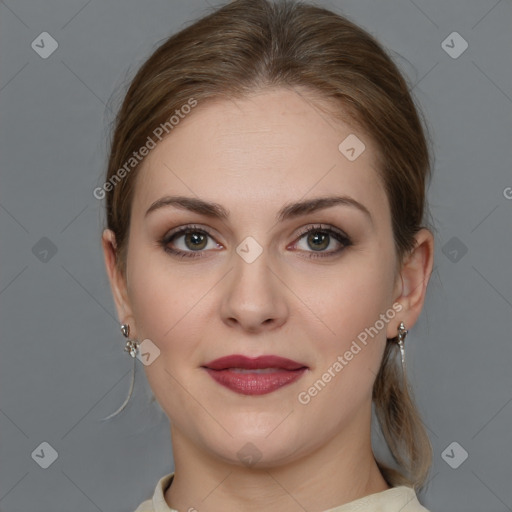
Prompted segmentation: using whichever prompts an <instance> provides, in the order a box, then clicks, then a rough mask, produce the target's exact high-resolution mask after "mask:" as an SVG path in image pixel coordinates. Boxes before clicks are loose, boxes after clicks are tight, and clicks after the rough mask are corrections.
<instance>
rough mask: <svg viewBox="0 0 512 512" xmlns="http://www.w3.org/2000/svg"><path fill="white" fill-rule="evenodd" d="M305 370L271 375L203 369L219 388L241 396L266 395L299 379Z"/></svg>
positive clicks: (286, 371) (277, 372) (278, 372)
mask: <svg viewBox="0 0 512 512" xmlns="http://www.w3.org/2000/svg"><path fill="white" fill-rule="evenodd" d="M306 369H307V368H301V369H299V370H276V371H275V372H271V373H238V372H234V371H231V369H226V370H212V369H211V368H205V370H206V371H207V372H208V374H209V375H210V377H212V379H214V380H215V381H216V382H218V383H219V384H220V385H221V386H225V387H226V388H229V389H231V391H235V392H236V393H240V394H242V395H266V394H267V393H272V391H276V390H277V389H279V388H282V387H283V386H287V385H288V384H291V383H292V382H295V381H296V380H297V379H299V378H300V377H301V376H302V375H303V374H304V372H305V371H306Z"/></svg>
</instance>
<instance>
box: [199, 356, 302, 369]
mask: <svg viewBox="0 0 512 512" xmlns="http://www.w3.org/2000/svg"><path fill="white" fill-rule="evenodd" d="M203 366H204V367H206V368H210V369H211V370H226V369H228V368H245V369H247V370H257V369H263V368H279V369H283V370H298V369H300V368H306V365H304V364H302V363H298V362H297V361H293V360H292V359H287V358H286V357H280V356H275V355H264V356H259V357H255V358H250V357H246V356H243V355H241V354H233V355H230V356H224V357H220V358H219V359H215V360H213V361H210V362H209V363H206V364H204V365H203Z"/></svg>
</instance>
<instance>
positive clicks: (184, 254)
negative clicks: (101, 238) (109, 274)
mask: <svg viewBox="0 0 512 512" xmlns="http://www.w3.org/2000/svg"><path fill="white" fill-rule="evenodd" d="M316 232H321V233H326V234H328V235H329V236H332V237H333V238H334V239H335V240H337V241H338V242H339V243H340V244H342V245H343V247H342V248H341V249H338V250H336V251H329V252H315V251H307V252H311V255H310V256H307V258H312V259H313V258H327V257H330V256H334V255H336V254H339V253H340V252H342V251H343V250H344V249H345V248H346V247H349V246H351V245H352V241H351V240H350V238H349V237H348V236H347V235H345V234H344V233H343V232H341V231H338V230H336V229H333V228H331V227H330V226H328V225H327V226H325V225H321V224H316V225H314V226H309V227H307V228H305V229H303V230H301V232H300V233H299V234H298V237H297V240H300V239H301V238H303V237H304V236H305V235H308V234H309V233H316ZM187 233H204V234H206V235H208V236H209V237H211V238H213V235H212V234H211V233H210V232H209V231H208V229H205V228H201V227H199V226H196V225H193V224H192V225H188V226H184V227H182V228H180V229H178V230H177V231H174V232H173V233H170V234H168V235H166V236H164V238H162V239H161V240H160V241H159V244H160V245H161V246H162V247H163V249H164V251H166V252H167V253H169V254H171V255H173V256H177V257H179V258H202V257H204V256H202V255H201V253H204V252H205V251H204V250H201V251H180V250H176V249H171V248H170V247H169V244H170V243H171V242H172V241H173V240H174V239H175V238H179V235H184V234H187ZM196 254H197V255H196Z"/></svg>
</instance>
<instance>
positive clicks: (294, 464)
mask: <svg viewBox="0 0 512 512" xmlns="http://www.w3.org/2000/svg"><path fill="white" fill-rule="evenodd" d="M315 105H317V103H315V99H314V97H313V96H311V95H307V94H306V93H305V92H304V91H300V92H299V91H298V90H293V89H282V88H279V89H268V90H264V91H258V92H256V93H254V94H251V95H250V96H248V97H245V98H243V99H239V100H236V101H234V100H233V101H229V100H215V101H212V102H208V103H205V104H202V105H201V104H200V105H198V106H197V107H196V108H195V109H194V111H193V112H192V113H191V114H190V115H189V116H187V117H186V118H185V119H184V120H182V121H181V122H180V124H179V125H178V126H177V127H176V128H175V129H174V130H173V131H172V132H171V134H170V135H169V136H168V137H167V138H166V139H164V140H163V141H162V142H160V143H159V144H158V145H157V147H156V148H155V149H154V150H152V151H151V153H150V154H149V155H148V156H147V157H146V159H145V160H144V162H143V164H142V168H141V170H140V174H139V175H138V178H137V183H136V190H135V195H134V200H133V204H132V219H131V225H130V231H129V243H128V251H127V267H126V268H127V270H126V275H125V276H123V275H121V274H120V273H119V272H118V271H117V270H116V265H115V258H116V251H115V239H114V236H113V233H112V232H110V231H109V230H105V232H104V234H103V248H104V253H105V261H106V266H107V271H108V274H109V278H110V282H111V285H112V290H113V294H114V298H115V303H116V307H117V311H118V315H119V319H120V321H121V322H123V323H128V324H129V325H130V328H131V334H132V336H131V337H135V338H136V339H138V340H143V339H146V338H149V339H150V340H151V341H152V342H153V343H154V344H155V345H156V346H157V347H158V348H159V350H160V355H159V357H158V358H157V359H155V361H154V362H153V363H151V364H150V365H148V366H144V368H145V371H146V375H147V378H148V380H149V383H150V385H151V388H152V390H153V393H154V394H155V396H156V398H157V400H158V402H159V403H160V405H161V406H162V408H163V410H164V411H165V412H166V414H167V415H168V417H169V419H170V423H171V437H172V442H173V452H174V460H175V468H176V469H175V478H174V482H173V484H172V485H171V487H170V488H169V489H168V490H167V492H166V495H165V497H166V501H167V502H168V504H169V505H170V506H171V507H173V508H176V509H179V510H188V509H189V508H191V507H195V508H196V509H197V510H199V511H201V512H202V511H209V510H212V511H213V510H248V511H251V510H269V511H272V510H276V511H277V510H279V511H285V512H286V511H299V510H303V509H307V510H308V511H311V512H313V511H322V510H326V509H328V508H331V507H335V506H338V505H341V504H343V503H347V502H350V501H352V500H355V499H357V498H360V497H363V496H366V495H368V494H372V493H376V492H380V491H383V490H385V489H387V488H388V485H387V484H386V482H385V481H384V479H383V478H382V476H381V474H380V472H379V470H378V468H377V465H376V463H375V460H374V457H373V454H372V450H371V438H370V420H371V393H372V386H373V383H374V380H375V377H376V374H377V372H378V369H379V365H380V361H381V358H382V354H383V351H384V348H385V344H386V338H393V337H395V336H396V333H397V326H398V324H399V323H400V321H403V322H404V323H405V325H406V327H407V328H408V329H410V328H411V327H412V326H413V325H414V324H415V322H416V320H417V318H418V315H419V313H420V311H421V308H422V306H423V302H424V297H425V291H426V286H427V282H428V279H429V277H430V273H431V270H432V260H433V239H432V235H431V233H430V232H429V231H428V230H425V229H423V230H421V231H420V232H419V233H418V234H417V247H416V249H415V250H414V251H413V252H412V253H411V255H410V256H409V257H408V258H407V259H406V260H405V262H404V264H403V266H402V267H399V266H398V260H397V255H396V252H395V246H394V242H393V235H392V228H391V216H390V210H389V204H388V200H387V196H386V194H385V192H384V188H383V186H382V183H381V180H380V178H379V176H378V174H377V171H376V167H375V166H376V150H375V146H374V145H373V143H372V141H371V140H370V138H369V137H368V136H367V135H365V134H364V133H361V131H359V129H356V128H354V127H351V126H349V125H348V124H344V123H342V122H340V121H334V120H333V119H330V118H328V117H327V116H326V114H325V112H324V111H322V110H319V109H318V108H316V106H315ZM351 133H353V134H356V135H357V136H358V137H359V139H361V140H362V141H363V142H364V144H365V146H366V149H365V151H364V152H363V153H362V154H361V155H360V156H359V157H358V158H357V159H356V160H355V161H353V162H351V161H349V160H348V159H347V158H346V157H345V156H343V155H342V154H341V153H340V151H339V150H338V145H339V144H340V142H341V141H343V140H344V139H345V138H346V137H347V136H348V135H349V134H351ZM166 195H183V196H187V197H197V198H201V199H203V200H208V201H215V202H216V203H219V204H221V205H222V206H223V207H224V208H226V209H228V210H229V212H230V216H229V218H228V220H225V221H222V220H219V219H212V218H209V217H206V216H204V215H200V214H198V213H193V212H189V211H186V210H184V209H177V208H174V207H172V206H167V207H163V208H159V209H156V210H155V211H153V212H151V213H149V214H148V215H145V213H146V211H147V209H148V208H149V207H150V206H151V205H152V204H153V203H154V202H155V201H157V200H158V199H160V198H161V197H163V196H166ZM330 195H346V196H350V197H352V198H353V199H355V200H357V201H358V202H360V203H362V204H363V205H364V206H365V207H366V208H367V209H368V210H369V212H370V214H371V220H370V219H369V218H368V217H367V216H366V215H365V214H364V213H362V212H361V211H359V210H358V209H357V208H354V207H351V206H343V205H337V206H333V207H330V208H327V209H324V210H319V211H316V212H312V213H307V214H306V215H303V216H301V217H298V218H294V219H289V220H286V221H284V222H277V221H276V219H275V215H276V213H277V212H278V211H279V210H280V208H282V207H283V206H284V205H285V204H287V203H290V202H295V201H299V200H304V199H312V198H316V197H321V196H330ZM319 223H321V224H322V227H326V226H327V227H329V226H332V227H333V228H335V229H336V228H337V229H339V230H341V231H343V232H344V233H345V234H346V235H348V237H349V238H350V240H351V242H352V244H351V245H347V246H343V245H342V244H341V243H339V242H338V241H337V240H336V239H335V238H334V237H333V236H330V239H327V241H325V243H324V245H322V244H321V243H320V242H316V243H317V244H320V245H321V250H320V251H319V250H315V248H316V247H317V246H315V245H314V243H315V240H313V241H312V242H311V236H310V237H309V241H310V243H308V235H305V236H304V235H302V236H301V235H300V229H301V228H305V227H309V226H313V225H316V224H319ZM188 224H195V225H197V226H198V228H203V229H204V228H206V229H209V230H210V231H211V233H212V236H211V237H207V238H206V239H203V240H204V242H202V241H199V242H197V241H195V242H194V241H193V240H192V242H191V241H190V240H189V245H186V241H187V240H186V238H185V236H183V235H178V237H177V238H176V239H174V241H173V242H172V243H170V244H169V246H172V247H173V248H175V249H181V250H182V251H188V252H189V253H193V254H196V255H199V257H196V258H179V257H176V256H173V255H171V254H169V253H167V252H165V250H164V248H163V246H162V244H160V243H159V241H160V240H161V239H162V238H163V237H164V236H165V235H166V234H167V233H169V232H170V231H171V230H173V229H174V228H177V227H180V226H185V225H188ZM196 231H197V230H196ZM249 236H250V237H253V238H254V239H255V240H256V241H257V242H258V244H259V245H260V246H261V248H262V250H263V252H262V253H261V255H260V256H259V257H258V258H256V260H255V261H253V262H252V263H247V262H246V261H245V260H244V259H243V258H241V257H240V256H239V255H238V254H237V252H236V248H237V247H238V246H239V244H240V243H241V242H242V241H243V240H244V239H245V238H246V237H249ZM312 236H313V237H314V233H313V234H312ZM329 240H330V241H329ZM194 243H195V244H196V245H197V244H198V245H200V247H201V251H195V252H194V251H193V249H194V247H195V246H194V245H193V244H194ZM201 243H202V245H201ZM338 249H341V252H338V253H336V254H334V252H335V251H336V250H338ZM322 251H323V252H322ZM199 253H200V254H199ZM329 253H330V255H329ZM315 254H320V256H321V254H324V255H325V257H318V258H309V257H308V256H311V255H313V256H314V255H315ZM393 304H395V307H396V306H397V305H398V304H399V305H400V306H401V308H402V309H401V311H400V312H399V313H397V314H396V315H395V316H394V318H392V319H389V321H388V322H387V323H385V326H384V328H383V329H381V330H380V331H379V333H378V335H376V336H374V337H373V338H369V342H368V344H367V345H366V346H362V349H361V351H360V352H358V353H357V355H355V356H354V357H353V359H352V360H351V361H349V362H348V364H347V365H346V366H344V367H343V370H342V371H339V372H338V373H335V375H336V376H335V377H333V378H332V379H331V380H330V382H328V384H327V385H326V386H325V387H324V388H323V389H322V390H321V391H320V392H318V394H317V395H316V396H314V397H312V398H311V400H310V401H309V403H307V404H301V403H300V402H299V401H298V395H299V393H300V392H303V391H307V390H308V388H309V387H310V386H312V385H313V384H314V383H315V381H317V380H318V379H319V378H321V377H322V374H324V373H325V372H326V371H327V370H328V368H329V367H332V365H333V363H334V362H335V361H336V360H337V358H338V356H339V355H343V354H344V353H345V352H346V351H347V350H348V349H349V348H350V346H351V343H352V342H353V340H355V339H357V336H358V334H360V333H361V332H363V331H364V330H365V328H368V327H370V326H374V325H375V323H376V321H377V320H378V319H379V317H380V315H381V314H384V313H385V312H386V310H389V309H390V308H392V305H393ZM400 306H399V307H400ZM360 345H361V344H360ZM229 354H245V355H247V356H249V357H256V356H258V355H262V354H276V355H279V356H283V357H287V358H290V359H293V360H295V361H298V362H301V363H302V364H304V365H306V366H308V368H309V369H308V371H307V372H306V373H305V374H304V375H303V376H302V377H301V378H300V379H299V380H298V381H296V382H294V383H292V384H290V385H288V386H285V387H283V388H281V389H279V390H277V391H274V392H273V393H270V394H267V395H261V396H244V395H240V394H237V393H235V392H233V391H231V390H229V389H226V388H224V387H222V386H220V385H219V384H217V383H216V382H215V381H214V380H213V379H212V378H211V377H210V376H209V375H208V374H207V373H206V372H205V370H204V369H202V368H201V365H204V364H205V363H207V362H208V361H211V360H212V359H216V358H218V357H221V356H225V355H229ZM249 442H250V443H252V444H253V445H254V446H255V447H256V448H257V452H255V453H258V454H259V455H260V456H261V458H260V460H259V461H258V462H257V464H255V465H254V466H251V467H249V466H247V465H245V464H244V463H243V462H242V461H241V460H240V459H239V456H238V455H237V452H239V451H240V450H241V449H242V448H243V447H244V446H245V445H246V443H249ZM245 449H246V450H247V449H248V448H245Z"/></svg>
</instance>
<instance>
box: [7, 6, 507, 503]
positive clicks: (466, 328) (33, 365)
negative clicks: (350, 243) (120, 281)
mask: <svg viewBox="0 0 512 512" xmlns="http://www.w3.org/2000/svg"><path fill="white" fill-rule="evenodd" d="M317 3H319V4H321V5H325V6H327V7H330V8H332V9H333V10H336V11H338V12H341V13H344V14H345V15H347V16H348V17H349V18H350V19H352V20H353V21H355V22H356V23H358V24H360V25H361V26H363V27H364V28H366V29H367V30H369V31H370V32H371V33H373V34H374V35H375V36H376V37H377V38H378V39H379V40H380V41H381V42H382V43H383V44H384V45H385V46H386V47H387V48H388V49H389V50H390V51H391V52H392V55H394V57H395V58H396V60H397V62H398V64H399V65H400V67H401V69H402V70H403V71H404V73H405V74H406V76H407V78H408V80H409V82H410V83H411V88H412V89H413V92H414V94H415V96H416V98H417V101H418V102H419V104H420V105H421V106H422V108H423V109H424V111H425V114H426V117H427V118H428V121H429V126H430V129H431V131H432V135H433V145H434V151H435V156H436V160H435V168H434V178H433V181H432V184H431V186H430V189H429V201H430V207H431V213H432V218H433V221H434V224H435V228H436V233H435V234H436V244H437V245H436V262H435V272H434V274H433V276H432V279H431V283H430V287H429V290H428V296H427V302H426V306H425V309H424V313H423V315H422V317H421V320H420V321H419V323H418V324H417V325H416V326H415V327H414V328H413V329H411V331H410V333H409V336H408V339H407V352H406V357H407V363H408V366H409V373H410V375H411V379H412V385H413V387H414V390H415V394H416V398H417V401H418V403H419V406H420V409H421V412H422V414H423V416H424V418H425V423H426V424H427V426H428V428H429V432H430V436H431V440H432V443H433V447H434V465H433V468H432V472H431V478H430V482H429V485H428V487H427V488H426V490H425V492H423V493H422V494H421V495H420V500H421V501H422V502H423V503H424V504H425V505H426V506H427V507H429V508H430V509H431V510H432V511H443V512H445V511H446V512H447V511H461V512H462V511H464V512H482V511H485V512H492V511H496V512H498V511H500V512H501V511H507V510H509V511H510V510H512V486H511V485H510V484H511V481H512V457H511V455H512V453H511V452H512V403H511V402H512V375H511V371H510V363H511V360H512V345H511V343H510V342H511V308H512V304H511V303H512V286H511V285H512V272H511V271H510V261H511V258H510V256H511V251H510V249H511V240H512V237H511V234H512V233H511V231H512V223H511V222H510V210H511V208H512V200H511V198H512V189H511V188H510V187H512V176H511V174H510V169H511V163H512V152H511V140H510V136H511V133H512V130H511V124H512V116H511V112H512V92H511V83H512V79H511V78H512V77H511V74H512V73H511V66H510V55H511V49H512V44H511V43H512V41H511V39H512V31H511V29H510V26H511V18H512V16H511V13H512V8H511V2H510V0H508V1H507V0H501V1H496V0H485V1H484V0H480V1H477V0H471V1H469V0H450V1H445V0H414V1H412V0H390V1H386V2H383V1H377V0H374V1H372V0H351V1H341V0H337V1H336V0H331V1H329V2H317ZM217 5H218V4H217ZM206 9H209V5H208V4H207V3H206V2H205V1H200V0H193V1H192V0H187V1H186V2H185V1H183V2H177V1H170V0H150V1H146V2H140V1H137V0H129V1H127V0H124V1H121V0H108V1H100V0H90V1H87V0H68V1H64V0H47V1H45V2H38V1H35V0H31V1H28V0H17V1H14V0H5V1H0V16H1V19H0V24H1V30H0V34H1V36H0V37H1V65H0V71H1V75H0V110H1V119H2V124H1V130H2V131H1V137H0V150H1V155H2V158H1V164H2V187H1V197H0V224H1V228H2V237H3V243H2V246H1V247H2V254H1V262H2V265H1V273H0V301H1V321H2V324H1V334H2V352H1V354H2V355H1V357H0V365H1V367H0V394H1V396H0V399H1V401H0V432H1V439H0V443H1V444H0V461H1V467H0V510H1V511H2V512H16V511H20V512H21V511H23V512H30V511H38V512H45V511H48V512H50V511H51V512H59V511H70V510H73V511H75V512H82V511H83V512H89V511H98V510H100V511H109V512H115V511H130V510H131V511H133V510H134V509H135V508H136V506H137V505H138V504H139V503H140V502H141V501H143V500H144V499H147V498H148V497H150V495H151V494H152V491H153V488H154V486H155V485H156V482H157V480H158V479H159V478H160V477H161V476H163V475H164V474H166V473H168V472H170V471H171V470H172V469H173V467H172V452H171V446H170V438H169V424H168V420H167V417H166V416H165V415H164V414H163V412H162V410H161V409H160V407H159V405H158V404H156V403H153V404H150V402H149V398H150V396H151V391H150V389H149V386H148V384H147V381H146V379H145V376H144V373H143V368H142V366H141V363H140V362H139V361H136V364H137V371H136V383H135V390H134V394H133V397H132V400H131V402H130V404H129V405H128V406H127V408H126V409H125V411H124V412H123V413H122V414H121V415H119V416H117V417H116V418H115V419H114V420H112V421H110V422H100V421H98V420H99V418H101V417H104V416H106V415H108V414H109V413H111V412H112V411H114V410H115V409H117V407H118V406H119V405H120V404H121V403H122V402H123V400H124V399H125V397H126V394H127V391H128V388H129V383H130V372H131V365H132V360H131V358H130V357H129V356H128V355H127V354H126V353H125V352H123V351H122V348H123V346H124V340H123V338H122V336H121V334H120V332H119V328H118V323H117V319H116V314H115V310H114V306H113V301H112V299H111V295H110V290H109V287H108V282H107V278H106V274H105V272H104V269H103V259H102V254H101V250H100V233H101V227H102V223H103V212H102V206H103V202H102V201H99V200H97V199H95V198H94V197H93V194H92V191H93V189H94V187H96V186H98V185H99V184H100V183H101V177H102V175H103V172H104V167H105V161H106V149H107V139H108V133H109V124H110V122H111V121H112V119H113V114H112V111H115V108H116V107H117V105H118V104H119V101H120V99H121V97H122V92H123V90H124V86H125V84H126V80H127V79H128V78H129V77H131V76H133V73H134V72H135V70H136V69H137V67H138V66H139V65H140V64H141V63H142V61H143V60H144V58H146V57H147V56H148V55H149V54H150V52H151V51H152V50H153V49H154V48H155V47H156V45H157V44H158V43H159V42H160V41H161V40H163V39H164V38H166V37H168V36H169V35H170V34H171V33H173V32H175V31H176V30H178V29H179V28H180V27H182V26H183V24H184V23H186V22H188V21H190V20H192V19H195V18H197V17H198V16H200V15H202V14H204V13H205V12H206ZM45 31H46V32H49V33H50V34H51V35H52V37H53V38H55V40H57V42H58V45H59V46H58V48H57V50H56V51H55V52H54V53H53V54H52V55H51V56H49V57H48V58H46V59H43V58H41V57H40V56H39V54H38V53H36V51H34V50H33V49H32V47H31V43H32V41H34V40H35V39H36V38H37V37H38V36H39V34H41V33H42V32H45ZM454 31H456V32H458V33H459V34H461V36H462V37H463V38H464V39H465V40H466V41H467V42H468V44H469V47H468V48H467V50H466V51H465V52H464V53H462V55H460V56H459V57H458V58H453V57H451V56H450V55H449V54H448V53H447V52H446V51H445V50H444V49H443V47H442V45H441V43H442V41H443V40H445V39H446V38H447V36H448V35H449V34H451V33H452V32H454ZM448 44H450V45H451V46H454V50H457V49H458V48H460V46H458V45H459V43H458V42H456V41H454V42H453V43H451V42H450V40H448ZM41 239H43V240H41ZM48 240H49V241H51V242H49V241H48ZM55 251H56V252H55ZM454 441H455V442H457V443H459V445H460V446H461V447H462V448H459V447H458V446H457V447H456V448H455V449H454V451H453V452H451V451H450V450H448V453H449V454H450V456H451V460H450V462H452V464H453V462H454V461H455V462H457V460H458V459H460V457H461V454H462V453H463V452H462V449H464V450H466V451H467V453H468V458H467V460H465V461H464V462H463V463H462V464H461V465H460V466H459V467H458V468H457V469H453V468H452V467H450V466H449V465H448V464H447V462H445V459H446V460H448V459H447V458H446V456H445V457H443V456H442V453H443V451H444V450H445V449H446V448H447V447H448V446H449V445H450V444H451V443H452V442H454ZM42 442H47V443H49V444H50V445H51V446H52V447H53V448H54V449H55V450H56V451H57V452H58V458H57V460H55V462H54V463H53V464H52V465H51V466H50V467H48V468H47V469H43V468H41V467H40V466H39V464H37V463H36V461H35V458H33V457H32V455H31V454H32V453H33V452H34V450H36V448H38V447H39V445H40V444H41V443H42ZM39 450H40V448H39ZM46 453H49V452H48V451H47V452H46Z"/></svg>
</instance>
